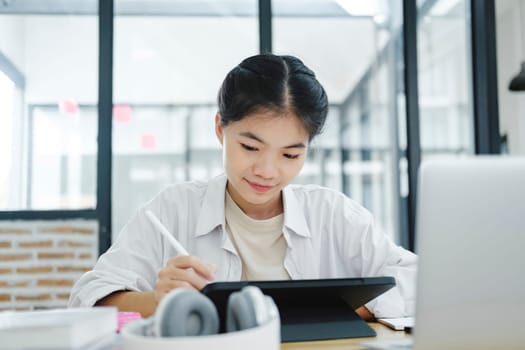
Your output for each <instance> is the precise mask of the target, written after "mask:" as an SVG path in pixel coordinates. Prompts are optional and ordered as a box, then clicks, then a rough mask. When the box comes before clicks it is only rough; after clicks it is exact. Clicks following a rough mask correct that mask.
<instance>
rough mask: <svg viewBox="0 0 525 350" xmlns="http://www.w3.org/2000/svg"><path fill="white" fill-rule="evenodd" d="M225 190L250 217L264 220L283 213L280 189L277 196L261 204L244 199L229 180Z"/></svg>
mask: <svg viewBox="0 0 525 350" xmlns="http://www.w3.org/2000/svg"><path fill="white" fill-rule="evenodd" d="M226 191H228V193H229V194H230V197H231V198H232V199H233V201H234V202H235V203H236V204H237V205H238V206H239V208H241V210H242V211H243V212H244V213H245V214H246V215H248V216H249V217H251V218H252V219H255V220H265V219H270V218H273V217H275V216H277V215H279V214H282V213H283V200H282V191H281V195H280V196H279V197H277V198H272V199H271V200H270V201H268V202H266V203H261V204H253V203H249V202H247V201H246V200H244V199H243V198H242V196H241V195H240V194H239V193H238V192H237V191H236V190H235V189H234V188H233V187H232V186H231V185H230V183H229V182H228V184H227V185H226Z"/></svg>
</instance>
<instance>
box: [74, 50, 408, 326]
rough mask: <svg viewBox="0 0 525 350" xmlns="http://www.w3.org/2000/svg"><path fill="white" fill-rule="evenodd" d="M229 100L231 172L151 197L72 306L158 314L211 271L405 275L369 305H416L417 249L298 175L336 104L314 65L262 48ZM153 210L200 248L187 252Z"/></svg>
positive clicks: (234, 276)
mask: <svg viewBox="0 0 525 350" xmlns="http://www.w3.org/2000/svg"><path fill="white" fill-rule="evenodd" d="M218 104H219V111H218V113H217V115H216V116H215V131H216V134H217V139H218V140H219V142H220V143H221V145H222V148H223V161H224V168H225V175H221V176H218V177H216V178H213V179H211V180H209V181H207V182H202V181H196V182H187V183H181V184H175V185H172V186H171V187H168V188H167V189H165V190H164V191H162V192H161V193H160V194H158V195H157V196H156V197H155V198H154V199H153V200H151V201H150V202H149V203H147V204H146V205H144V206H143V207H142V208H141V209H140V210H139V211H138V212H137V213H136V214H135V216H134V217H133V218H132V219H131V220H130V222H129V223H128V224H127V225H126V226H125V227H124V228H123V230H122V231H121V232H120V234H119V236H118V239H117V240H116V242H115V243H114V244H113V245H112V247H111V248H110V249H109V250H108V251H107V252H106V253H105V254H103V255H102V256H101V257H100V259H99V260H98V262H97V264H96V265H95V267H94V269H93V270H92V271H90V272H87V273H86V274H85V275H84V276H82V277H81V278H80V279H79V281H78V282H77V283H76V285H75V286H74V287H73V290H72V292H71V298H70V306H91V305H115V306H118V308H119V309H120V310H124V311H139V312H141V313H142V315H143V316H148V315H150V314H152V313H153V312H154V311H155V308H156V305H157V303H158V302H159V300H160V299H161V298H162V297H163V296H164V295H165V294H166V293H167V292H168V291H170V290H172V289H174V288H180V287H192V288H196V289H201V288H203V287H204V286H205V285H206V283H208V282H210V281H236V280H270V279H274V280H275V279H313V278H341V277H368V276H393V277H395V278H396V281H397V287H395V288H394V289H392V290H390V291H389V292H387V293H385V294H383V295H382V296H380V297H379V298H376V299H375V300H373V301H372V302H370V303H368V304H367V305H366V307H361V308H359V309H358V310H357V312H358V314H359V315H360V316H361V317H363V318H365V319H370V318H372V317H373V316H374V315H375V316H376V317H388V316H390V317H396V316H398V317H399V316H405V315H411V314H412V313H413V311H414V310H413V309H414V298H415V291H414V289H415V287H414V285H415V274H416V262H417V258H416V256H415V255H414V254H412V253H411V252H409V251H407V250H404V249H403V248H401V247H399V246H396V245H395V244H394V243H393V242H392V241H391V240H390V239H389V238H388V237H387V236H386V235H384V234H383V233H381V232H378V230H377V229H376V228H375V227H374V224H373V220H372V216H371V214H370V213H369V212H368V211H367V210H366V209H364V208H363V207H362V206H360V205H359V204H357V203H356V202H354V201H353V200H351V199H349V198H348V197H346V196H345V195H343V194H342V193H340V192H337V191H334V190H331V189H327V188H323V187H319V186H315V185H308V186H301V185H290V182H291V181H292V180H293V179H294V178H295V177H296V176H297V174H298V173H299V171H300V170H301V168H302V167H303V165H304V162H305V159H306V155H307V152H308V147H309V144H310V141H311V140H312V139H313V138H314V137H315V136H316V135H317V134H318V133H319V132H320V131H321V129H322V127H323V125H324V122H325V119H326V115H327V111H328V100H327V96H326V93H325V91H324V89H323V87H322V86H321V84H320V83H319V82H318V81H317V79H316V77H315V75H314V73H313V72H312V71H311V70H310V69H308V68H307V67H306V66H305V65H304V64H303V63H302V62H301V61H300V60H299V59H297V58H295V57H292V56H276V55H269V54H265V55H257V56H253V57H250V58H247V59H245V60H244V61H243V62H241V63H240V64H239V65H238V66H237V67H235V68H234V69H233V70H232V71H231V72H229V73H228V75H227V76H226V78H225V80H224V82H223V84H222V86H221V88H220V91H219V95H218ZM146 210H151V211H152V212H154V213H155V215H156V216H157V217H158V218H159V219H160V221H162V223H163V224H164V225H165V226H166V227H167V228H168V230H169V231H170V232H171V233H172V234H173V235H174V236H175V237H176V238H177V240H178V241H179V242H180V243H181V244H182V245H183V246H184V247H185V248H186V249H187V250H188V252H189V253H190V256H177V252H176V251H175V249H174V248H173V247H172V246H171V244H169V242H168V241H167V240H166V239H165V238H164V237H163V236H162V235H161V234H160V233H159V232H158V230H156V229H155V228H154V227H153V225H152V224H151V222H150V221H149V220H148V218H147V216H146V215H145V211H146Z"/></svg>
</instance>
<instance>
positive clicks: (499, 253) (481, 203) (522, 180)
mask: <svg viewBox="0 0 525 350" xmlns="http://www.w3.org/2000/svg"><path fill="white" fill-rule="evenodd" d="M419 176H420V177H419V180H420V182H419V194H418V197H419V198H418V208H417V220H416V221H417V224H416V226H417V228H416V229H417V235H416V253H418V255H419V268H418V281H417V301H416V323H415V327H414V330H413V333H414V335H413V341H414V344H413V349H415V350H434V349H436V350H437V349H439V350H441V349H461V350H469V349H476V350H483V349H491V350H492V349H506V350H508V349H525V332H524V331H523V329H524V325H525V273H524V272H523V269H524V267H525V254H524V253H523V249H524V248H525V157H518V158H512V157H503V156H478V157H470V158H456V159H449V160H434V161H429V162H426V163H423V164H422V166H421V169H420V175H419ZM378 343H383V344H378ZM384 343H385V342H375V343H374V342H370V343H368V344H366V345H367V346H369V347H370V348H375V349H383V348H389V347H382V346H385V344H384ZM390 345H391V347H390V348H393V349H399V348H406V347H407V345H408V344H407V342H406V340H405V341H404V344H397V345H399V346H398V347H395V346H392V344H390Z"/></svg>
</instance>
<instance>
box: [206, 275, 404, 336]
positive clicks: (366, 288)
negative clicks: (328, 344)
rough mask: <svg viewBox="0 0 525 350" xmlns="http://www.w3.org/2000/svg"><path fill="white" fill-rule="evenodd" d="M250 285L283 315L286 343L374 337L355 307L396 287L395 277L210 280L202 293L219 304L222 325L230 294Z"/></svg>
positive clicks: (282, 333)
mask: <svg viewBox="0 0 525 350" xmlns="http://www.w3.org/2000/svg"><path fill="white" fill-rule="evenodd" d="M247 285H254V286H257V287H259V288H260V289H261V290H262V291H263V293H264V294H266V295H269V296H271V297H272V298H273V299H274V301H275V303H276V304H277V307H278V308H279V314H280V317H281V339H282V341H284V342H287V341H309V340H322V339H338V338H354V337H370V336H375V332H374V331H373V330H372V329H371V328H370V327H369V326H368V325H367V324H366V322H364V321H363V320H361V318H360V317H359V316H358V315H357V314H356V313H355V312H354V310H355V309H357V308H358V307H360V306H362V305H364V304H365V303H367V302H369V301H370V300H372V299H374V298H375V297H377V296H379V295H381V294H382V293H384V292H386V291H387V290H389V289H390V288H392V287H394V286H395V279H394V278H393V277H367V278H337V279H316V280H285V281H242V282H214V283H210V284H208V285H207V286H206V287H204V288H203V289H202V293H204V294H205V295H207V296H208V297H209V298H210V299H211V300H212V301H213V302H214V304H215V305H216V307H217V310H218V312H219V317H220V320H221V325H224V324H225V315H226V305H227V302H228V297H229V295H230V294H231V293H232V292H235V291H238V290H240V289H241V288H243V287H245V286H247ZM222 331H224V329H222Z"/></svg>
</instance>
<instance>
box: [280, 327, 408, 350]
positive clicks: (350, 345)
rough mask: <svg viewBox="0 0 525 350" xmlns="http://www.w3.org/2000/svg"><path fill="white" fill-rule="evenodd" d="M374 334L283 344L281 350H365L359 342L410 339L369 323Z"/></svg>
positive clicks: (398, 332)
mask: <svg viewBox="0 0 525 350" xmlns="http://www.w3.org/2000/svg"><path fill="white" fill-rule="evenodd" d="M369 325H370V327H372V328H373V329H374V330H375V331H376V333H377V336H376V337H371V338H370V337H369V338H350V339H336V340H323V341H310V342H302V343H283V344H282V345H281V349H283V350H292V349H293V350H311V349H329V350H362V349H366V348H365V347H363V346H362V345H360V344H361V342H364V341H370V340H392V339H405V338H410V337H411V335H410V334H406V333H405V332H404V331H394V330H391V329H390V328H388V327H386V326H384V325H382V324H380V323H377V322H371V323H369Z"/></svg>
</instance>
